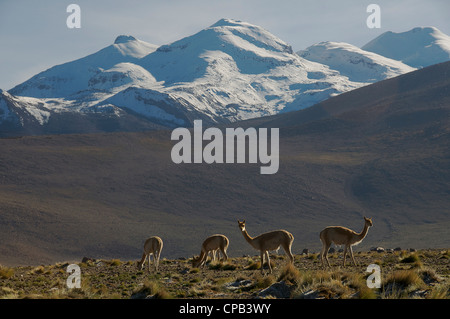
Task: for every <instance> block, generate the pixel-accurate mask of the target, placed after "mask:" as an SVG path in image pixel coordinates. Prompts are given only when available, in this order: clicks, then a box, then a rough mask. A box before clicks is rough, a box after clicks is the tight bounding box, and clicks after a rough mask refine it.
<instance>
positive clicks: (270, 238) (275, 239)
mask: <svg viewBox="0 0 450 319" xmlns="http://www.w3.org/2000/svg"><path fill="white" fill-rule="evenodd" d="M238 226H239V229H240V230H241V232H242V235H243V236H244V238H245V240H246V241H247V242H248V243H249V244H250V245H251V246H252V247H253V248H255V249H256V250H259V251H260V253H261V273H262V272H263V265H264V257H265V258H266V262H267V264H268V266H269V272H270V273H272V267H271V266H270V259H269V251H272V250H278V249H279V248H280V246H282V247H283V249H284V251H285V252H286V254H287V255H288V256H289V260H290V262H291V263H294V256H293V255H292V252H291V247H292V242H293V241H294V236H292V234H291V233H290V232H288V231H286V230H274V231H271V232H268V233H264V234H261V235H259V236H256V237H251V236H250V235H249V234H248V233H247V230H246V229H245V220H243V221H239V220H238Z"/></svg>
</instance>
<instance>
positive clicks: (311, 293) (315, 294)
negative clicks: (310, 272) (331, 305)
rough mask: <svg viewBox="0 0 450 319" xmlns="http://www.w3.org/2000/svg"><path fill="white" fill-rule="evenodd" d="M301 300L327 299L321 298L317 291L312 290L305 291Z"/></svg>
mask: <svg viewBox="0 0 450 319" xmlns="http://www.w3.org/2000/svg"><path fill="white" fill-rule="evenodd" d="M301 298H303V299H325V297H323V296H320V295H319V292H318V291H317V290H314V289H310V290H308V291H305V292H304V293H303V294H302V295H301Z"/></svg>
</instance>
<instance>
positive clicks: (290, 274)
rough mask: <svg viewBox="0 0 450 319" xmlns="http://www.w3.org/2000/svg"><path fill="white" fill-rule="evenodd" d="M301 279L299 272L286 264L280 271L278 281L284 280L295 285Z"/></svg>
mask: <svg viewBox="0 0 450 319" xmlns="http://www.w3.org/2000/svg"><path fill="white" fill-rule="evenodd" d="M301 277H302V276H301V273H300V271H299V270H298V269H297V268H296V267H295V266H294V265H293V264H291V263H288V264H286V265H285V266H284V267H283V269H282V270H281V274H280V276H279V277H278V281H281V280H284V281H287V282H290V283H293V284H295V283H298V282H300V281H301Z"/></svg>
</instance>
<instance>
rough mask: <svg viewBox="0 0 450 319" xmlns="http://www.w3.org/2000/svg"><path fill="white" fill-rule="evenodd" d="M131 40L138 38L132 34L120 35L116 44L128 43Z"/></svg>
mask: <svg viewBox="0 0 450 319" xmlns="http://www.w3.org/2000/svg"><path fill="white" fill-rule="evenodd" d="M130 41H136V38H135V37H133V36H131V35H119V36H118V37H117V38H116V40H115V41H114V44H119V43H127V42H130Z"/></svg>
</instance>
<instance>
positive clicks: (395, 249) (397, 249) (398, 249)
mask: <svg viewBox="0 0 450 319" xmlns="http://www.w3.org/2000/svg"><path fill="white" fill-rule="evenodd" d="M394 251H402V249H401V248H400V247H396V248H394Z"/></svg>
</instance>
